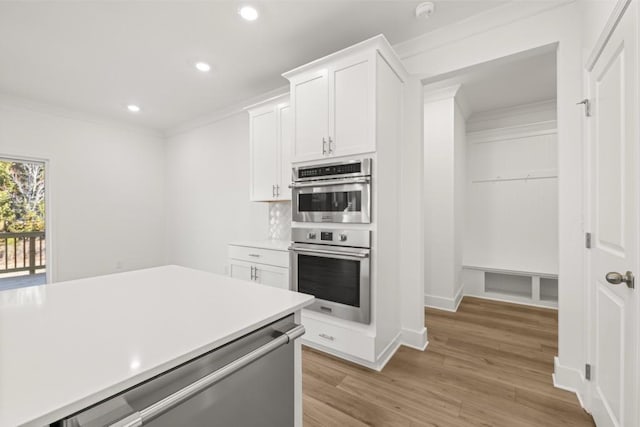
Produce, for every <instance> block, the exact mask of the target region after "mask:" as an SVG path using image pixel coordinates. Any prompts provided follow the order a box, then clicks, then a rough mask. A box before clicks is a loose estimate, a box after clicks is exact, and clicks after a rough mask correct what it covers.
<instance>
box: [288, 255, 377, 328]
mask: <svg viewBox="0 0 640 427" xmlns="http://www.w3.org/2000/svg"><path fill="white" fill-rule="evenodd" d="M289 250H290V251H291V270H290V271H291V273H290V274H291V283H292V285H293V289H294V290H296V291H298V292H303V293H305V294H310V295H313V296H315V297H316V300H315V302H314V303H313V304H312V305H310V306H308V307H306V308H307V309H310V310H314V311H318V312H320V313H324V314H328V315H331V316H335V317H339V318H341V319H346V320H352V321H355V322H360V323H366V324H368V323H369V322H370V321H371V303H370V294H371V278H370V269H371V264H370V250H369V249H361V248H344V247H339V246H337V247H336V246H328V245H311V244H303V243H294V244H292V245H291V247H290V248H289Z"/></svg>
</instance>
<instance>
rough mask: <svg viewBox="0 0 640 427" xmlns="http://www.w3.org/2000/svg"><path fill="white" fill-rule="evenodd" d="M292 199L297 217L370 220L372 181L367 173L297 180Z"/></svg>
mask: <svg viewBox="0 0 640 427" xmlns="http://www.w3.org/2000/svg"><path fill="white" fill-rule="evenodd" d="M292 200H293V205H292V218H293V220H294V221H298V222H333V223H351V224H354V223H355V224H368V223H370V222H371V182H370V179H369V178H368V177H363V178H357V179H345V180H327V181H314V182H304V183H294V184H293V185H292Z"/></svg>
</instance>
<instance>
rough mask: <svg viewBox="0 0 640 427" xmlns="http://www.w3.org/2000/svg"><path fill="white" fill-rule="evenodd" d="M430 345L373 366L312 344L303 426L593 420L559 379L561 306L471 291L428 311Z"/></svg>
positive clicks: (307, 352) (306, 358)
mask: <svg viewBox="0 0 640 427" xmlns="http://www.w3.org/2000/svg"><path fill="white" fill-rule="evenodd" d="M426 324H427V329H428V334H429V346H428V348H427V350H426V351H425V352H421V351H417V350H412V349H408V348H405V347H401V348H400V349H399V350H398V352H397V353H396V355H395V356H394V357H393V359H392V360H391V361H390V362H389V364H388V365H387V366H386V367H385V369H384V370H383V371H382V372H374V371H371V370H368V369H366V368H361V367H359V366H357V365H354V364H351V363H348V362H344V361H342V360H340V359H337V358H334V357H331V356H327V355H325V354H324V353H320V352H317V351H315V350H312V349H309V348H307V347H304V350H303V362H302V363H303V393H304V395H303V402H304V425H305V427H311V426H365V425H372V426H439V427H445V426H455V427H459V426H460V427H465V426H505V427H506V426H509V427H519V426H593V425H594V424H593V421H592V418H591V416H589V415H588V414H586V413H585V412H584V411H583V410H582V409H581V408H580V404H579V403H578V401H577V399H576V397H575V395H574V394H573V393H569V392H566V391H562V390H558V389H556V388H554V387H553V384H552V379H551V373H552V372H553V356H554V355H555V354H556V353H557V329H558V320H557V312H555V311H554V310H549V309H541V308H532V307H525V306H520V305H514V304H507V303H500V302H494V301H487V300H482V299H478V298H469V297H465V298H464V300H463V301H462V303H461V304H460V308H459V309H458V312H456V313H449V312H445V311H440V310H433V309H427V310H426Z"/></svg>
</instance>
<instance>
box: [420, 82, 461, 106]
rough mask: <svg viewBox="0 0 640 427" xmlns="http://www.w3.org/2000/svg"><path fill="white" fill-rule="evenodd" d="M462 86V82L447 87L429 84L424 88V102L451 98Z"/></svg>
mask: <svg viewBox="0 0 640 427" xmlns="http://www.w3.org/2000/svg"><path fill="white" fill-rule="evenodd" d="M461 88H462V85H461V84H455V85H451V86H447V87H440V88H436V89H432V88H429V86H425V88H424V98H423V99H424V102H425V103H428V102H436V101H442V100H443V99H451V98H455V97H456V96H457V94H458V92H459V91H460V89H461Z"/></svg>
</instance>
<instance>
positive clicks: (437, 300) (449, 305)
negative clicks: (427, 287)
mask: <svg viewBox="0 0 640 427" xmlns="http://www.w3.org/2000/svg"><path fill="white" fill-rule="evenodd" d="M463 295H464V286H461V287H460V289H458V292H456V295H455V296H454V297H453V298H445V297H437V296H435V295H427V294H425V295H424V305H425V307H431V308H437V309H438V310H445V311H453V312H455V311H458V306H460V302H461V301H462V297H463Z"/></svg>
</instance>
